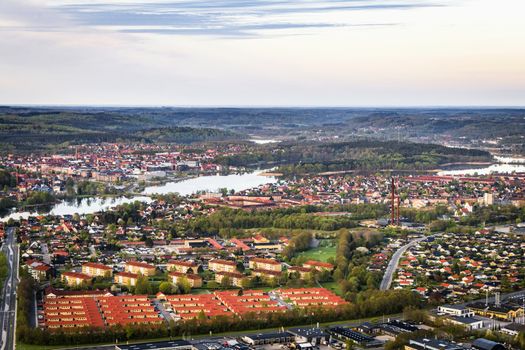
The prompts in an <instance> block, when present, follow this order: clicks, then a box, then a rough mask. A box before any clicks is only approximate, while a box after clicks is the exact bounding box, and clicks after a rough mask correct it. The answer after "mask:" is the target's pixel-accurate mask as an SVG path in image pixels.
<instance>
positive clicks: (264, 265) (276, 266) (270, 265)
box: [248, 258, 282, 272]
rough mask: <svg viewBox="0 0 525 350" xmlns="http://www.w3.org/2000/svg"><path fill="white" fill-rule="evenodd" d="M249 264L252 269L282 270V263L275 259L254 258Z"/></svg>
mask: <svg viewBox="0 0 525 350" xmlns="http://www.w3.org/2000/svg"><path fill="white" fill-rule="evenodd" d="M248 266H249V267H250V269H252V270H266V271H276V272H281V271H282V266H281V263H280V262H278V261H276V260H274V259H264V258H252V259H250V262H249V263H248Z"/></svg>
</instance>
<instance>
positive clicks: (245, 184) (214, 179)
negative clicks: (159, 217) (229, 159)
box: [142, 170, 277, 196]
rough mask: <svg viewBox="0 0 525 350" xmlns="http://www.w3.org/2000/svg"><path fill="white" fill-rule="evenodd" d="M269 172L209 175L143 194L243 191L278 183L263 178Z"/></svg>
mask: <svg viewBox="0 0 525 350" xmlns="http://www.w3.org/2000/svg"><path fill="white" fill-rule="evenodd" d="M266 171H268V170H258V171H254V172H251V173H245V174H230V175H211V176H209V175H207V176H199V177H196V178H192V179H188V180H183V181H179V182H168V183H166V184H164V185H159V186H149V187H146V188H145V189H144V191H143V192H142V193H143V194H155V193H158V194H167V193H178V194H180V195H181V196H187V195H190V194H194V193H196V192H198V191H206V192H218V191H219V189H221V188H227V189H228V190H231V189H233V190H235V191H242V190H247V189H250V188H253V187H258V186H260V185H264V184H267V183H275V182H277V178H276V177H274V176H263V175H261V174H262V173H264V172H266Z"/></svg>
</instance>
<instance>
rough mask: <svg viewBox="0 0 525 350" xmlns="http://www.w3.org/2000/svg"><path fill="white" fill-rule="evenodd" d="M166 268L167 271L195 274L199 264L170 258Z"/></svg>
mask: <svg viewBox="0 0 525 350" xmlns="http://www.w3.org/2000/svg"><path fill="white" fill-rule="evenodd" d="M166 268H167V269H168V271H176V272H182V273H191V274H195V273H197V272H198V271H199V268H200V265H199V264H197V263H195V262H193V261H183V260H170V261H168V264H167V265H166Z"/></svg>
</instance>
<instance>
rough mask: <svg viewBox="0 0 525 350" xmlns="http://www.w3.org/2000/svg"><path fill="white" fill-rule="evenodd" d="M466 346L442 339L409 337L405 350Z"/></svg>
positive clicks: (453, 349)
mask: <svg viewBox="0 0 525 350" xmlns="http://www.w3.org/2000/svg"><path fill="white" fill-rule="evenodd" d="M466 349H467V348H465V347H463V346H460V345H458V344H456V343H452V342H449V341H447V340H442V339H411V340H410V341H409V343H408V344H407V345H405V350H466Z"/></svg>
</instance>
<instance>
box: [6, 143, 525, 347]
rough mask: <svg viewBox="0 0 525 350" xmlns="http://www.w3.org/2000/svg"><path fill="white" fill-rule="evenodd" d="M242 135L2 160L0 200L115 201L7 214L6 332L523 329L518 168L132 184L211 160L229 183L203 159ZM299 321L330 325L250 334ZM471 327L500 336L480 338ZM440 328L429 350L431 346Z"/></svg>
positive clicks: (337, 343)
mask: <svg viewBox="0 0 525 350" xmlns="http://www.w3.org/2000/svg"><path fill="white" fill-rule="evenodd" d="M238 147H240V146H233V144H229V145H227V146H221V147H220V149H215V150H213V149H206V150H205V152H204V153H198V152H195V151H194V150H190V149H186V148H185V146H180V147H177V146H173V145H170V146H167V145H164V146H156V145H151V146H147V145H132V144H130V145H119V144H101V145H84V146H79V147H75V148H72V149H71V152H72V154H70V155H61V156H43V157H42V156H33V155H32V156H15V155H7V156H6V157H5V158H2V160H1V161H2V162H3V164H2V167H3V168H5V169H12V170H11V171H10V172H5V171H4V178H5V181H4V190H3V192H2V196H3V198H4V200H9V201H11V202H12V203H16V202H18V203H20V202H27V200H28V199H30V198H34V197H35V194H41V193H46V194H48V195H49V198H52V201H53V202H56V201H60V200H61V199H62V198H67V195H71V196H96V195H109V196H122V195H124V194H127V195H128V196H129V201H126V202H123V203H120V204H119V203H117V204H115V205H114V206H110V207H106V208H104V209H103V210H99V211H96V210H93V211H92V212H84V213H81V214H79V213H74V214H51V213H45V212H41V211H40V212H39V209H38V208H40V206H41V205H42V204H44V205H55V204H53V203H40V202H38V201H36V202H34V204H35V209H36V210H35V211H34V212H31V211H30V210H31V206H30V204H27V205H26V207H25V208H24V207H22V209H25V210H29V212H28V213H27V214H26V215H24V216H18V217H16V216H13V215H12V214H11V215H6V219H4V223H3V224H2V229H1V231H0V235H1V236H2V237H4V239H7V238H8V237H9V232H11V233H12V234H13V235H16V240H17V242H18V244H19V249H20V267H21V282H20V286H19V292H18V298H19V312H21V313H22V314H25V315H24V316H23V317H20V315H19V320H18V321H17V323H18V329H17V332H18V334H17V337H18V339H20V340H21V341H23V342H27V343H34V344H40V345H44V344H46V343H47V344H57V345H59V344H60V343H64V342H65V341H66V340H65V338H64V337H66V336H68V337H69V339H70V340H69V341H73V342H74V341H76V340H72V339H83V340H82V342H86V341H87V340H86V335H87V334H93V332H95V333H96V330H97V329H105V330H106V331H105V332H106V334H107V336H106V337H100V336H98V338H97V339H99V340H98V342H104V341H106V342H108V341H109V342H111V341H112V339H117V342H118V339H121V341H124V339H127V341H130V340H131V341H133V340H134V339H140V338H143V337H149V338H151V337H153V338H155V337H156V338H159V337H160V338H162V337H163V336H164V337H165V336H167V335H170V336H171V337H177V336H182V335H184V334H186V335H188V334H193V335H194V336H196V335H198V334H199V333H200V334H203V333H207V332H209V333H212V334H213V333H224V332H226V333H227V330H228V328H227V327H226V328H225V325H230V328H229V329H236V330H238V331H242V332H243V335H242V336H239V337H228V336H227V335H225V336H224V337H223V338H221V337H218V338H217V337H211V338H210V339H208V340H200V339H197V340H191V339H189V340H184V341H176V342H175V343H170V342H169V341H168V342H166V341H159V342H151V343H148V345H144V346H145V347H146V348H148V349H153V348H155V349H162V348H170V349H172V348H177V349H178V348H180V349H189V348H197V349H200V348H202V347H207V348H213V347H214V346H220V347H226V348H233V349H240V348H243V347H259V346H263V347H264V346H273V345H274V344H282V345H284V346H290V347H296V348H301V349H308V348H309V347H310V348H315V347H319V346H331V347H334V348H336V349H337V348H338V347H346V348H348V347H353V346H357V347H365V348H377V347H379V348H381V347H386V348H388V349H395V348H400V347H403V346H405V348H407V349H409V348H410V349H434V348H436V349H462V346H463V345H461V344H462V342H464V341H465V340H467V339H468V336H469V335H470V334H476V335H478V337H479V338H480V340H479V341H475V342H474V343H472V346H474V347H475V348H477V349H485V348H486V346H489V345H490V346H492V347H491V348H495V347H494V346H500V345H494V344H500V342H501V344H504V345H505V346H511V345H510V344H512V343H516V342H518V340H516V339H518V338H519V337H518V335H519V334H521V333H522V332H523V330H524V328H525V326H524V325H523V320H524V319H525V316H524V308H523V305H522V304H523V303H522V300H523V299H524V294H520V290H521V289H522V288H524V287H525V282H524V281H525V264H524V261H523V259H524V253H523V251H524V249H525V240H524V239H523V237H525V235H524V234H525V226H524V225H523V224H522V223H521V218H522V217H523V210H522V208H523V204H524V203H525V193H524V192H523V189H524V183H525V174H520V173H517V174H501V175H499V174H495V175H488V176H476V175H474V176H451V175H436V174H431V173H430V174H408V175H403V174H397V175H395V174H389V173H375V174H358V173H357V174H323V175H316V176H300V177H293V178H289V177H281V178H275V180H271V177H272V176H273V177H275V176H278V174H271V173H270V172H271V170H270V171H267V173H268V175H267V176H269V177H264V176H260V178H261V179H262V182H261V184H260V185H257V186H255V187H246V188H245V189H239V190H233V189H228V188H217V189H215V190H210V189H208V190H205V191H196V192H193V193H191V194H187V195H180V194H176V193H173V194H172V193H166V194H155V193H152V194H148V193H145V192H143V193H140V192H139V191H140V190H141V189H144V188H147V186H150V185H151V184H154V185H157V186H158V184H159V183H160V184H162V183H166V182H169V181H182V182H184V181H186V179H187V178H193V177H203V178H206V177H207V176H219V177H221V176H220V175H215V173H217V172H220V173H223V175H222V176H223V177H227V176H228V174H229V173H230V172H231V171H234V172H237V171H239V170H240V169H236V168H229V167H225V168H223V167H221V166H220V165H218V163H217V162H215V159H216V158H217V157H219V154H224V152H226V153H228V154H234V153H235V152H236V151H237V150H238ZM188 150H190V152H188ZM94 155H96V156H94ZM27 203H30V202H27ZM474 242H475V243H474ZM341 247H347V248H346V249H342V248H341ZM22 288H24V290H22ZM377 293H386V294H384V295H380V294H377ZM375 294H377V296H376V297H373V295H375ZM24 298H25V299H24ZM370 298H372V299H370ZM378 298H379V299H378ZM363 300H368V304H367V303H363ZM372 300H375V301H372ZM429 307H431V308H433V309H432V310H433V311H432V310H431V311H429V309H428V308H429ZM313 315H315V316H313ZM312 317H313V318H312ZM367 317H368V318H369V317H372V320H371V321H365V322H360V323H359V322H350V324H349V323H348V322H344V321H345V320H355V319H359V318H367ZM374 317H375V318H374ZM385 319H386V321H385ZM312 321H315V322H314V323H317V322H320V323H323V322H335V326H327V327H325V326H315V327H312V326H309V327H304V328H297V327H296V328H288V329H287V330H284V328H283V329H281V330H279V331H278V332H277V333H275V332H274V333H272V332H269V331H265V332H264V333H262V334H254V333H251V334H250V330H251V329H254V328H260V327H261V326H263V325H264V326H263V328H268V327H266V326H269V327H270V328H271V327H272V325H273V327H274V329H278V328H281V326H284V325H292V326H293V325H297V326H298V327H299V326H302V325H304V324H308V323H311V322H312ZM137 327H141V328H137ZM450 327H453V328H450ZM86 330H89V332H88V333H86ZM484 330H489V331H492V332H493V331H497V333H496V334H497V335H498V336H497V337H494V336H491V337H492V338H491V337H489V338H491V339H483V337H486V336H487V334H488V333H486V334H485V333H483V331H484ZM123 331H125V332H126V333H125V334H122V332H123ZM443 332H444V333H443ZM447 332H448V335H447V336H446V337H445V338H443V339H440V340H439V344H437V343H436V344H437V345H436V344H434V343H433V341H432V340H430V338H432V337H434V338H435V337H436V335H443V334H447ZM476 332H477V333H476ZM408 334H410V335H408ZM491 334H492V333H491ZM73 335H75V337H76V338H71V337H72V336H73ZM454 340H456V342H453V341H454ZM78 341H80V340H78ZM135 341H136V340H135ZM447 341H449V342H448V343H447ZM493 341H496V342H495V343H491V342H493ZM87 342H91V341H87ZM168 343H169V344H168ZM71 344H74V343H71ZM170 344H171V345H170ZM212 344H216V345H212ZM447 344H448V345H447ZM476 344H477V345H476ZM487 344H489V345H487ZM491 344H493V345H491ZM64 345H65V344H64ZM126 346H127V345H118V347H119V348H122V349H124V348H127V347H126ZM129 346H130V349H131V348H137V349H139V348H140V346H141V345H140V344H138V345H129ZM433 346H434V347H433Z"/></svg>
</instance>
